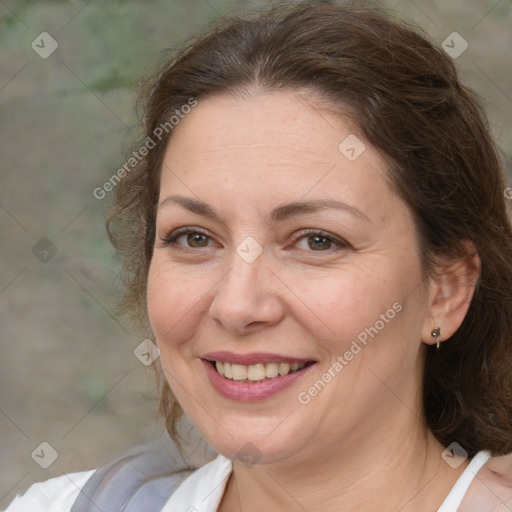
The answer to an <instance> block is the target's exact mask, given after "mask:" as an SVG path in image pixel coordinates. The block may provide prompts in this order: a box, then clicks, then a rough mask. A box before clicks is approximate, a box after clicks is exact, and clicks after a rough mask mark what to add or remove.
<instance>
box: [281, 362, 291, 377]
mask: <svg viewBox="0 0 512 512" xmlns="http://www.w3.org/2000/svg"><path fill="white" fill-rule="evenodd" d="M289 373H290V365H289V364H288V363H281V364H280V365H279V375H288V374H289Z"/></svg>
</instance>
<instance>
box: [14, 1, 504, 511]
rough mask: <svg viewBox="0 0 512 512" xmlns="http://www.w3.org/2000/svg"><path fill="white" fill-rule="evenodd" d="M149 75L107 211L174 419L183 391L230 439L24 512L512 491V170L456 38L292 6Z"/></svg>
mask: <svg viewBox="0 0 512 512" xmlns="http://www.w3.org/2000/svg"><path fill="white" fill-rule="evenodd" d="M143 98H145V110H144V123H145V129H146V132H145V134H144V137H143V138H142V139H141V142H140V146H139V147H143V146H144V145H145V146H146V151H141V154H142V153H143V155H142V156H143V158H141V159H140V161H139V162H138V163H137V165H136V166H135V168H134V169H132V170H130V172H127V173H126V174H125V175H124V176H123V177H122V181H121V182H120V183H119V185H118V186H117V189H116V197H115V201H114V206H113V210H112V212H111V216H110V218H109V221H108V228H109V233H110V236H111V239H112V240H113V242H114V245H115V247H116V248H117V250H118V251H119V254H120V255H121V256H122V257H123V258H124V260H123V261H124V264H125V271H126V273H125V276H126V285H127V286H126V295H125V297H124V301H125V305H126V306H127V307H130V308H131V310H132V311H133V312H134V313H135V314H137V315H138V317H139V319H140V320H141V323H142V325H143V326H147V328H149V329H150V331H148V334H150V335H151V336H153V339H154V340H155V342H156V344H157V345H158V347H159V349H160V360H159V361H160V366H161V372H162V376H163V377H164V378H163V379H162V389H161V412H162V414H163V415H164V417H165V419H166V424H167V427H168V431H169V432H170V434H171V435H173V436H176V425H177V421H178V419H179V418H180V416H181V412H182V411H184V412H185V413H186V415H187V417H188V418H190V420H191V421H192V422H193V424H194V425H195V426H196V427H197V429H198V430H199V432H200V433H201V434H202V435H203V436H204V438H205V439H206V440H207V441H208V443H209V444H210V445H211V446H212V447H213V448H214V450H216V451H217V452H218V453H219V455H218V457H216V458H215V460H213V461H212V462H210V463H208V464H206V465H204V466H202V467H201V468H200V469H198V470H197V471H195V472H193V473H191V472H190V471H188V470H187V468H184V467H182V466H180V467H179V468H178V467H176V468H174V469H173V468H172V467H171V466H172V463H171V462H170V459H166V457H165V454H164V456H163V457H158V456H157V455H156V454H154V453H153V452H151V449H150V448H149V447H144V448H143V449H142V450H140V449H139V450H138V451H137V452H136V453H135V452H133V453H132V454H130V455H129V456H128V457H125V458H123V459H120V461H116V462H115V463H114V464H111V465H110V466H109V467H108V470H105V471H104V472H103V473H102V472H96V473H95V472H85V473H81V474H77V475H74V476H73V480H74V483H73V484H71V483H70V480H69V478H70V476H64V477H62V478H60V479H55V480H53V481H49V482H47V483H45V484H37V485H36V486H33V488H32V489H31V490H29V491H28V492H27V494H26V495H25V496H24V497H21V498H17V499H16V500H15V501H14V502H13V504H12V505H11V507H10V508H9V509H8V510H9V512H15V511H18V510H27V509H28V508H30V509H31V510H33V511H37V510H57V509H58V510H75V511H76V510H89V509H91V510H92V509H93V508H95V509H100V510H105V511H106V510H121V509H122V510H132V509H130V507H134V508H133V510H135V509H136V510H148V511H149V510H164V511H171V510H173V511H174V510H190V511H195V510H201V511H202V510H209V511H222V512H226V511H234V510H244V511H252V510H270V511H274V510H307V511H316V510H328V511H339V510H344V511H356V510H357V511H358V512H360V511H373V510H377V509H378V510H380V511H384V512H385V511H397V510H400V511H403V512H407V511H418V510H421V511H427V512H428V511H438V512H447V511H455V510H463V511H464V512H468V511H478V512H484V511H491V510H492V511H497V510H500V511H502V510H503V511H505V510H511V509H512V495H511V492H510V487H511V486H512V467H511V464H510V459H511V456H510V455H509V456H506V454H508V453H510V452H511V451H512V425H511V417H512V381H511V376H512V350H511V348H512V340H511V337H510V334H509V332H508V328H509V326H510V325H512V273H511V272H510V270H511V267H512V243H511V242H512V229H511V224H510V221H509V219H508V216H507V204H506V198H505V195H504V191H505V189H506V183H505V178H504V174H503V169H502V166H501V164H500V161H499V158H498V155H497V152H496V149H495V146H494V144H493V142H492V140H491V137H490V135H489V131H488V128H487V125H486V121H485V115H484V114H483V112H482V110H481V109H480V107H479V105H478V102H477V100H475V99H474V98H473V97H472V96H471V94H470V93H469V92H468V90H466V89H465V88H464V87H463V86H462V85H461V84H460V83H459V81H458V78H457V74H456V71H455V67H454V65H453V63H452V61H451V60H450V57H449V56H448V55H446V54H444V53H443V50H441V49H438V48H436V47H435V46H433V45H432V44H431V43H430V42H428V41H427V40H426V39H425V38H424V37H423V36H421V35H419V34H417V33H416V32H414V31H412V30H411V29H409V28H407V27H405V26H404V25H403V24H402V23H400V22H398V21H395V20H391V19H390V18H389V17H387V16H385V15H384V14H382V13H380V12H378V11H377V10H374V9H365V8H360V7H349V6H340V5H333V4H331V3H327V2H325V3H319V4H311V5H307V4H306V5H304V4H301V5H297V6H290V7H286V8H285V7H278V8H274V9H270V10H268V11H267V12H266V13H263V14H261V15H260V16H259V17H257V18H256V19H252V20H250V19H247V20H240V19H237V18H232V19H226V20H224V21H223V23H220V24H219V25H218V26H217V27H216V28H215V29H212V31H211V32H210V33H208V34H205V35H203V36H201V37H198V38H196V39H195V40H193V41H192V42H191V43H190V44H189V45H188V46H187V47H186V48H184V49H183V50H181V51H180V53H179V54H178V55H176V56H175V57H174V58H173V60H172V61H170V62H168V63H167V64H166V65H165V66H164V68H163V69H162V70H161V71H160V72H159V73H157V74H156V75H155V78H154V80H152V81H150V82H149V83H148V87H147V90H146V92H145V93H144V94H143ZM150 142H151V148H150V149H149V150H148V149H147V148H148V147H149V146H150V144H149V143H150ZM137 460H141V461H143V462H142V463H141V465H140V466H137V468H138V469H137V471H138V474H140V475H142V476H141V477H140V479H139V480H138V481H137V482H136V483H133V485H132V484H128V483H126V482H127V481H128V478H127V477H123V474H124V473H123V471H124V470H127V468H129V467H130V464H131V462H130V461H137ZM155 461H158V462H155ZM132 467H134V466H132ZM120 468H121V469H120ZM174 470H175V471H174ZM166 471H167V472H166ZM169 471H170V472H171V473H172V472H173V471H174V473H173V474H171V475H170V476H168V475H167V473H169ZM160 472H162V473H160ZM164 473H165V478H164V477H162V479H161V480H158V478H159V476H162V475H163V474H164ZM98 475H99V476H98ZM95 476H98V478H97V479H96V480H94V478H95ZM154 481H159V482H160V483H162V486H161V487H160V488H158V489H157V488H156V487H155V488H154V489H153V490H151V488H150V487H148V485H147V484H148V482H149V483H151V482H154ZM90 482H94V483H93V485H89V486H88V483H90ZM130 485H132V486H131V487H130ZM165 486H167V487H166V490H164V489H163V487H165ZM81 489H83V490H82V492H80V490H81ZM140 489H143V492H142V491H141V492H140V493H139V491H140ZM38 493H43V494H44V495H45V496H46V497H47V498H46V499H47V501H48V503H49V505H48V507H47V508H44V506H43V507H41V504H40V502H41V500H40V499H39V500H38V499H37V496H38V495H39V494H38ZM137 493H139V494H137ZM157 494H158V495H159V496H160V499H158V496H157ZM116 496H117V497H118V498H117V500H118V502H119V503H117V504H113V502H115V499H114V498H115V497H116ZM119 496H122V499H121V498H119ZM133 496H136V499H135V498H133V499H132V498H131V497H133ZM153 499H154V502H152V501H151V500H153ZM31 500H32V501H31ZM130 500H132V501H130ZM134 500H135V501H137V500H138V502H137V505H136V506H135V505H134ZM157 502H158V503H157ZM127 503H128V504H127ZM27 507H28V508H27ZM72 507H74V508H72ZM87 507H90V508H89V509H88V508H87ZM123 507H125V508H123Z"/></svg>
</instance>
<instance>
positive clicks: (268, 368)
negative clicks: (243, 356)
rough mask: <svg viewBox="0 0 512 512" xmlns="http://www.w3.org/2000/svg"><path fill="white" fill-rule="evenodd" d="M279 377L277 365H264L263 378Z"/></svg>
mask: <svg viewBox="0 0 512 512" xmlns="http://www.w3.org/2000/svg"><path fill="white" fill-rule="evenodd" d="M278 375H279V365H278V364H277V363H268V364H266V365H265V377H268V378H269V379H272V378H273V377H277V376H278Z"/></svg>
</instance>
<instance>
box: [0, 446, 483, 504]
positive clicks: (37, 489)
mask: <svg viewBox="0 0 512 512" xmlns="http://www.w3.org/2000/svg"><path fill="white" fill-rule="evenodd" d="M490 457H491V454H490V452H488V451H481V452H478V453H477V454H476V455H475V457H473V459H472V460H471V462H470V463H469V465H468V467H467V468H466V469H465V470H464V472H463V473H462V474H461V476H460V477H459V479H458V480H457V482H455V485H454V486H453V487H452V489H451V491H450V493H449V494H448V496H447V497H446V499H445V500H444V501H443V503H442V505H441V507H440V508H439V509H438V511H437V512H456V511H457V509H458V507H459V505H460V503H461V501H462V499H463V498H464V495H465V494H466V491H467V490H468V487H469V486H470V484H471V482H472V481H473V479H474V478H475V475H476V474H477V473H478V471H479V470H480V469H481V468H482V466H483V465H484V464H485V463H486V462H487V461H488V460H489V459H490ZM232 470H233V466H232V462H231V460H230V459H227V458H226V457H224V456H222V455H218V456H217V457H216V458H215V459H214V460H212V461H211V462H209V463H208V464H205V465H204V466H203V467H201V468H199V469H198V470H196V471H195V472H194V473H192V474H191V475H190V476H189V477H188V478H186V479H185V480H184V481H183V483H182V484H181V485H180V486H179V487H178V489H177V490H176V491H175V492H174V494H173V495H172V496H171V497H170V498H169V500H168V501H167V503H166V504H165V506H164V508H163V509H162V512H175V511H176V510H184V511H186V510H194V509H196V510H197V511H198V512H216V511H217V508H218V506H219V504H220V501H221V499H222V496H223V494H224V489H225V487H226V484H227V481H228V477H229V475H230V474H231V472H232ZM93 473H94V470H93V471H83V472H80V473H69V474H67V475H63V476H60V477H57V478H52V479H50V480H47V481H46V482H42V483H36V484H33V485H32V486H31V487H30V488H29V489H28V491H27V492H26V493H25V494H24V495H23V496H17V497H16V498H15V499H14V501H13V502H12V503H11V504H10V505H9V507H8V508H7V510H6V511H5V512H69V511H70V509H71V507H72V505H73V503H74V501H75V500H76V498H77V496H78V494H79V492H80V490H81V489H82V487H83V486H84V485H85V483H86V482H87V480H88V479H89V478H90V477H91V475H92V474H93ZM193 507H194V508H193Z"/></svg>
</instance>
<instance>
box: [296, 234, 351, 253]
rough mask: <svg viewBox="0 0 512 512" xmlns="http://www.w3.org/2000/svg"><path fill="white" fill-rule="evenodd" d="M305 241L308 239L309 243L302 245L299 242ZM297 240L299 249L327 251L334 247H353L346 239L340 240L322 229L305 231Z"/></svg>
mask: <svg viewBox="0 0 512 512" xmlns="http://www.w3.org/2000/svg"><path fill="white" fill-rule="evenodd" d="M303 241H307V244H306V246H304V245H303V246H302V247H300V246H299V244H300V243H302V242H303ZM295 242H296V246H297V248H298V249H302V250H306V251H307V250H309V251H314V252H327V251H329V250H330V249H332V248H333V247H337V248H339V249H343V248H350V247H351V246H350V244H349V243H347V242H345V241H344V240H340V239H338V238H336V237H334V236H332V235H329V234H327V233H324V232H322V231H308V232H306V233H303V234H302V235H301V236H299V237H298V238H297V239H296V240H295Z"/></svg>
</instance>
